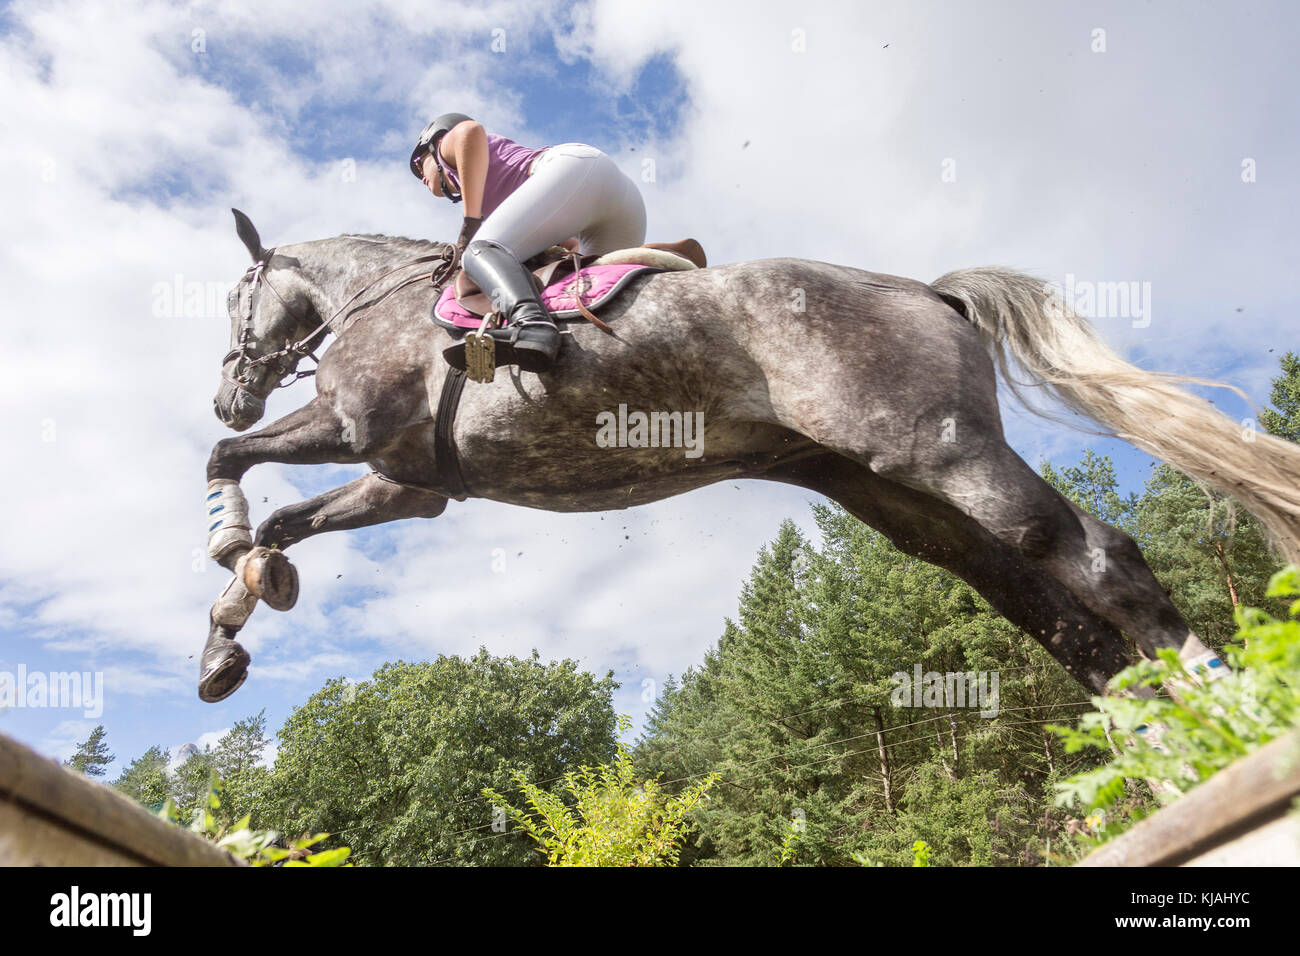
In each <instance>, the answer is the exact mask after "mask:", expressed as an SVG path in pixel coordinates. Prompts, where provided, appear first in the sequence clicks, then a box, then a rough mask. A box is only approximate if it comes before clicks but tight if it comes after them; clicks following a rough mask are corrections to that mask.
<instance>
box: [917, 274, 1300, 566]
mask: <svg viewBox="0 0 1300 956" xmlns="http://www.w3.org/2000/svg"><path fill="white" fill-rule="evenodd" d="M930 286H931V288H932V289H934V291H935V292H937V293H938V294H939V295H940V296H942V297H944V299H945V300H947V301H948V302H949V304H951V305H953V306H954V307H955V308H958V311H961V312H963V313H964V314H965V316H966V318H967V319H969V320H970V321H971V322H972V323H973V324H974V325H975V327H976V328H977V329H979V332H980V335H981V336H983V338H984V339H985V341H986V342H987V343H988V345H989V347H990V351H991V352H992V354H993V357H994V358H995V359H996V361H997V363H998V367H999V368H1000V370H1001V372H1002V374H1003V376H1004V378H1006V380H1007V383H1008V385H1010V386H1011V388H1012V389H1013V391H1015V393H1016V394H1017V395H1018V396H1019V397H1020V398H1021V399H1022V400H1024V394H1023V393H1022V392H1021V391H1020V389H1019V388H1017V382H1016V381H1015V379H1014V378H1013V376H1012V369H1011V368H1010V367H1009V365H1008V358H1009V357H1013V358H1014V359H1015V360H1016V362H1017V363H1018V364H1019V365H1020V366H1021V367H1023V368H1024V369H1025V370H1026V371H1027V372H1029V373H1030V374H1031V375H1032V376H1033V377H1034V378H1036V379H1037V380H1038V382H1039V383H1040V384H1041V385H1042V386H1044V387H1045V388H1046V389H1047V390H1048V391H1049V392H1050V393H1051V394H1052V395H1054V396H1055V397H1057V398H1058V399H1060V401H1061V402H1062V403H1064V404H1065V406H1066V407H1067V408H1070V409H1071V410H1073V411H1075V412H1078V413H1079V414H1081V415H1084V416H1086V417H1088V418H1090V419H1092V420H1093V421H1096V422H1099V423H1100V424H1102V425H1103V426H1105V427H1106V428H1108V429H1110V430H1111V431H1113V432H1114V433H1115V434H1116V435H1118V436H1119V437H1120V438H1123V439H1124V440H1126V441H1128V442H1131V443H1132V444H1134V445H1136V446H1137V447H1138V448H1141V449H1143V450H1145V451H1148V452H1150V453H1151V454H1152V455H1155V456H1156V457H1157V458H1160V459H1161V460H1163V461H1166V462H1168V463H1169V464H1171V465H1173V466H1174V467H1176V468H1178V469H1180V470H1182V471H1184V472H1186V473H1187V474H1188V475H1190V476H1191V477H1193V478H1195V479H1197V480H1198V481H1201V482H1203V483H1205V484H1206V485H1209V486H1210V487H1212V488H1215V489H1217V490H1218V491H1221V492H1223V493H1224V494H1226V495H1229V496H1231V497H1233V498H1235V499H1236V500H1237V501H1239V502H1241V504H1242V505H1244V506H1245V508H1246V509H1247V510H1248V511H1250V513H1251V514H1253V515H1254V516H1255V517H1256V518H1258V519H1259V521H1260V523H1261V525H1263V527H1264V530H1265V532H1266V534H1267V535H1268V538H1269V540H1270V542H1271V543H1272V544H1273V546H1274V547H1275V548H1277V549H1278V550H1279V551H1280V552H1281V554H1282V555H1283V556H1284V558H1285V559H1286V560H1288V561H1291V562H1295V563H1300V445H1297V444H1295V443H1294V442H1289V441H1286V440H1284V439H1281V438H1276V437H1274V436H1272V435H1269V434H1267V433H1265V432H1257V431H1255V429H1254V428H1253V427H1252V426H1251V425H1250V424H1249V423H1238V422H1235V421H1233V420H1232V419H1231V418H1229V417H1228V416H1227V415H1224V414H1223V413H1222V412H1220V411H1218V410H1217V409H1215V408H1214V406H1213V405H1211V404H1210V403H1209V402H1207V401H1205V400H1204V399H1201V398H1198V397H1197V396H1195V395H1193V394H1192V393H1190V392H1188V391H1187V390H1185V389H1184V388H1181V387H1180V385H1184V384H1188V383H1194V384H1199V385H1212V386H1216V387H1219V388H1231V389H1232V391H1234V392H1236V393H1237V394H1239V395H1242V397H1243V398H1245V397H1246V396H1245V395H1244V394H1243V393H1242V392H1241V391H1240V389H1236V388H1233V387H1232V386H1228V385H1223V384H1221V383H1218V382H1208V381H1205V380H1204V379H1198V378H1190V377H1188V376H1185V375H1172V374H1167V373H1161V372H1147V371H1143V370H1142V369H1140V368H1138V367H1137V366H1135V365H1131V364H1130V363H1128V362H1126V361H1124V359H1123V358H1121V357H1120V356H1119V355H1118V354H1116V352H1115V351H1114V350H1113V349H1111V348H1110V346H1108V345H1107V344H1106V342H1105V340H1103V339H1102V337H1101V336H1100V335H1099V334H1098V333H1097V331H1096V329H1094V328H1093V327H1092V326H1091V325H1090V324H1089V323H1088V322H1087V320H1086V319H1084V318H1082V317H1081V316H1079V315H1078V314H1076V313H1075V312H1073V311H1072V310H1071V309H1069V308H1068V307H1067V306H1066V305H1065V304H1064V303H1062V302H1061V300H1060V297H1059V295H1058V294H1056V293H1054V291H1053V290H1052V288H1051V287H1050V286H1048V285H1046V284H1044V283H1043V282H1042V281H1041V280H1039V279H1036V278H1034V277H1033V276H1029V275H1025V274H1024V273H1020V272H1014V271H1012V270H1010V269H999V268H996V267H985V268H979V269H962V270H959V271H957V272H950V273H948V274H947V275H945V276H943V277H941V278H939V279H936V280H935V281H934V282H932V283H931V284H930ZM1025 404H1026V405H1027V406H1028V407H1029V408H1030V409H1032V410H1033V411H1035V412H1037V413H1038V414H1042V415H1044V417H1048V418H1050V417H1051V416H1050V415H1046V414H1045V413H1044V412H1042V411H1041V410H1040V409H1038V408H1035V406H1034V404H1033V403H1031V402H1029V401H1026V402H1025Z"/></svg>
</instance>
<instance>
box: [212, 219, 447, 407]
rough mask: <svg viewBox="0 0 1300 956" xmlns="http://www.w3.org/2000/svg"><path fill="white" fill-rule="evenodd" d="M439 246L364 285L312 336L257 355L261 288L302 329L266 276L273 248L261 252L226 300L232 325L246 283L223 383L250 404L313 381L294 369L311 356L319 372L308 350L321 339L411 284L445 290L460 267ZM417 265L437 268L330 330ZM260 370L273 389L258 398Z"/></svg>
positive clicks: (399, 285) (444, 245)
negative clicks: (255, 378)
mask: <svg viewBox="0 0 1300 956" xmlns="http://www.w3.org/2000/svg"><path fill="white" fill-rule="evenodd" d="M439 246H440V248H439V250H438V252H436V253H433V254H431V255H427V256H418V257H416V258H414V259H410V260H408V261H406V262H403V263H402V264H401V265H398V266H394V267H393V268H392V269H389V270H388V271H387V272H384V273H381V274H380V275H379V276H377V277H376V278H374V279H372V280H371V281H370V282H368V283H366V284H365V285H364V286H362V287H361V289H359V290H358V291H357V292H356V294H355V295H353V296H352V297H351V298H349V299H348V300H347V301H346V302H344V303H343V304H342V305H341V306H339V307H338V309H336V310H335V311H334V314H333V315H331V316H330V317H329V318H328V319H324V320H321V321H320V322H318V324H317V325H316V327H315V328H314V329H313V330H312V332H311V333H310V334H309V335H307V336H306V337H305V338H302V339H299V340H298V341H297V342H290V341H286V342H285V345H284V348H281V349H279V350H277V351H274V352H268V353H266V354H260V353H259V352H258V350H257V348H256V346H255V345H254V344H253V342H252V338H253V329H254V325H255V323H256V318H257V310H258V306H259V303H260V301H261V294H262V288H263V287H264V286H265V287H266V288H267V289H270V290H271V294H272V295H274V296H275V297H276V298H277V299H279V300H280V304H281V305H282V306H284V310H285V312H286V313H287V314H288V315H289V317H290V318H292V319H294V320H295V321H296V326H295V327H297V326H302V325H306V324H307V323H306V321H305V320H304V319H303V318H302V317H301V316H300V315H298V313H297V312H295V311H294V310H293V308H292V307H291V306H290V305H289V303H288V302H287V301H286V300H285V298H284V296H282V295H281V294H280V293H279V291H278V290H277V289H276V288H275V286H274V285H272V284H271V281H270V279H268V278H267V276H266V272H267V267H268V263H269V262H270V261H271V257H272V256H273V255H275V248H274V247H272V248H270V249H266V250H263V252H262V253H261V255H259V256H258V257H257V260H256V261H255V262H254V263H253V264H252V265H251V266H249V267H248V269H247V270H246V271H245V272H244V274H243V276H242V277H240V280H239V282H238V283H237V284H236V285H235V288H233V289H231V290H230V294H229V295H228V296H227V297H226V311H227V313H228V314H229V316H230V318H231V320H232V321H233V320H234V319H235V318H236V317H237V315H236V313H237V310H238V308H239V290H240V287H241V286H243V284H244V282H245V281H247V282H248V283H249V289H248V301H247V307H246V308H245V310H244V314H243V315H242V316H239V318H240V328H239V339H238V340H237V341H236V344H235V347H234V348H232V349H231V350H230V351H229V352H227V353H226V354H225V356H224V357H223V358H222V359H221V368H222V373H221V375H222V378H224V379H225V380H226V381H227V382H229V383H230V384H231V385H233V386H235V388H237V389H239V390H240V391H243V392H247V393H248V394H249V395H252V396H253V397H254V398H258V399H265V398H266V396H267V395H269V394H270V393H271V392H273V391H275V390H276V389H277V388H285V387H287V386H289V385H292V384H293V383H294V382H296V381H298V379H300V378H307V377H308V376H311V375H315V374H316V369H314V368H313V369H310V370H308V371H306V372H300V371H298V370H297V366H298V363H299V362H300V361H301V360H302V358H303V356H304V355H310V356H311V358H312V360H313V361H314V362H315V363H316V364H317V365H318V366H319V365H320V359H319V358H317V356H316V353H315V351H313V350H314V348H315V347H316V345H317V344H319V343H318V341H317V340H318V339H320V338H322V337H323V336H324V335H325V333H327V332H335V331H338V332H342V331H344V330H346V328H347V320H348V319H350V318H351V317H352V316H353V315H354V314H356V313H358V312H362V311H364V310H366V309H368V308H370V307H371V306H375V305H378V304H379V303H381V302H383V301H384V300H385V299H387V298H388V297H389V296H390V295H392V294H393V293H394V292H397V291H398V290H399V289H403V288H405V287H406V286H408V285H411V284H412V283H414V282H422V281H423V280H425V279H430V280H432V283H433V286H434V289H435V290H436V291H437V292H441V290H442V287H443V286H444V285H445V284H446V282H447V280H448V279H449V278H451V276H452V275H454V274H455V271H456V267H457V265H459V263H458V261H457V260H458V258H459V257H458V256H457V255H456V246H455V244H453V243H449V242H443V243H439ZM422 262H440V263H441V265H439V266H435V267H434V268H433V269H432V270H430V271H429V272H422V273H420V274H419V275H415V276H409V277H408V278H406V279H403V280H402V281H401V282H399V283H397V285H395V286H393V287H392V288H391V289H389V290H388V291H387V292H385V293H384V294H383V295H381V296H379V297H378V298H377V299H374V300H373V301H370V302H363V303H362V304H361V305H359V306H357V307H356V308H355V309H353V310H352V311H350V312H348V314H347V315H345V316H343V323H342V325H341V327H340V328H339V329H338V330H336V329H335V328H334V322H335V320H336V319H338V317H339V316H340V315H342V313H343V311H344V310H345V309H347V308H348V306H350V305H352V303H353V302H355V301H356V300H357V299H359V298H360V297H361V296H362V295H364V294H365V293H367V292H369V291H370V290H371V289H373V288H374V287H375V286H376V285H377V284H379V283H380V282H382V281H383V280H384V279H386V278H388V277H389V276H391V275H393V274H394V273H396V272H401V271H402V270H403V269H406V268H409V267H410V266H413V265H418V264H420V263H422ZM232 359H234V360H235V367H234V369H233V372H232V373H230V374H228V373H227V372H226V371H225V367H226V365H227V363H229V362H230V361H231V360H232ZM263 366H266V367H267V368H268V369H269V370H270V372H271V374H272V376H274V378H273V381H274V382H275V384H274V385H272V386H271V387H270V388H266V389H263V390H261V392H262V393H261V394H259V390H258V389H255V388H254V387H253V384H252V375H253V374H254V372H256V371H257V370H258V369H260V368H262V367H263ZM290 373H292V374H293V378H291V379H289V380H288V381H287V382H286V381H284V378H285V376H287V375H289V374H290Z"/></svg>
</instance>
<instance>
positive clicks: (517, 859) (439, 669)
mask: <svg viewBox="0 0 1300 956" xmlns="http://www.w3.org/2000/svg"><path fill="white" fill-rule="evenodd" d="M617 686H618V685H617V684H616V683H615V682H614V680H613V676H612V674H607V675H606V676H605V677H604V678H602V679H597V678H596V677H595V676H593V675H591V674H588V673H585V672H583V671H581V670H579V669H578V665H577V663H576V662H575V661H568V660H566V661H559V662H555V663H543V662H541V661H540V660H539V659H538V657H537V654H536V652H534V654H533V656H532V657H531V658H526V659H522V660H521V659H519V658H515V657H493V656H491V655H489V654H488V653H487V652H486V651H485V650H480V651H479V653H478V654H476V655H475V656H474V657H472V658H462V657H454V656H439V657H438V658H436V659H435V660H432V661H428V662H423V663H406V662H400V661H399V662H397V663H393V664H385V665H384V666H383V667H381V668H380V669H379V670H377V671H376V672H375V673H374V675H373V676H372V677H371V678H370V679H369V680H366V681H362V682H360V683H356V684H351V683H348V682H346V681H344V680H341V679H340V680H332V681H330V682H329V683H327V684H326V685H325V687H324V688H322V689H321V690H320V691H318V692H317V693H316V694H314V695H313V696H312V697H311V699H310V700H308V701H307V703H305V704H304V705H303V706H301V707H298V708H296V709H295V710H294V712H293V714H291V715H290V717H289V719H288V720H287V721H286V722H285V725H284V727H283V728H282V729H281V731H280V734H279V740H280V749H279V752H278V754H277V755H276V761H275V767H274V769H273V771H272V773H271V774H270V777H269V779H268V781H267V784H266V787H265V790H264V792H263V794H262V795H261V796H259V797H258V799H257V801H256V803H255V805H254V806H253V807H251V808H249V809H251V810H252V811H253V817H254V821H255V824H256V825H257V826H259V827H263V828H272V829H276V830H279V831H281V832H282V833H286V834H289V835H296V834H299V833H304V832H311V833H316V832H329V833H332V834H335V835H336V839H338V840H339V841H341V842H342V843H345V844H346V845H348V846H351V847H352V849H353V858H354V859H356V860H357V861H358V862H360V863H369V864H372V865H374V864H385V865H401V866H406V865H419V864H430V863H459V864H467V863H476V864H484V865H503V864H516V865H517V864H523V863H530V862H536V861H535V859H534V858H535V857H536V854H535V853H534V852H533V851H532V850H531V848H530V847H529V845H528V844H527V842H526V841H524V840H521V839H519V834H518V832H517V831H515V832H513V835H512V834H507V835H504V836H503V835H502V834H500V833H498V832H494V831H493V830H492V823H493V819H492V815H491V812H490V810H489V808H488V806H487V805H486V803H485V801H484V800H483V799H482V793H481V791H482V789H483V788H484V787H491V788H493V789H495V790H497V791H498V792H508V791H509V790H510V789H511V786H512V780H513V778H514V777H515V775H516V774H523V775H524V776H525V778H526V779H528V780H532V781H537V782H539V783H546V782H550V781H552V780H555V779H557V778H559V777H561V776H562V775H563V774H564V773H565V772H566V771H568V770H572V769H574V768H576V767H578V766H581V765H583V764H602V763H605V762H607V761H608V760H609V759H610V758H611V757H612V756H613V755H614V728H615V717H614V710H613V703H612V701H613V693H614V690H615V688H616V687H617Z"/></svg>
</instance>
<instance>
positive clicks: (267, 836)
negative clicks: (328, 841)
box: [158, 715, 352, 867]
mask: <svg viewBox="0 0 1300 956" xmlns="http://www.w3.org/2000/svg"><path fill="white" fill-rule="evenodd" d="M259 716H260V715H259ZM221 794H222V784H221V781H220V780H219V779H218V777H217V776H216V773H215V772H214V773H213V774H212V776H211V777H210V778H209V781H208V788H207V792H206V793H205V794H204V796H203V798H202V799H201V800H200V801H199V802H198V806H197V807H195V810H194V819H193V822H191V823H190V826H189V830H190V832H191V833H195V834H198V835H199V836H201V837H203V838H204V839H205V840H208V841H209V842H211V843H215V844H216V845H217V846H218V847H220V848H221V849H223V850H225V851H226V852H227V853H229V854H230V855H231V856H233V857H235V858H237V859H240V860H244V861H245V862H247V863H251V864H252V865H253V866H275V865H280V866H315V867H326V866H352V864H351V863H349V862H347V860H348V857H349V856H350V855H351V853H352V850H351V849H350V848H349V847H337V848H335V849H332V850H325V851H322V852H316V851H313V850H311V849H310V848H311V847H312V846H314V845H315V844H317V843H319V842H321V841H322V840H324V839H325V838H327V837H328V836H329V834H328V833H317V834H315V835H314V836H303V837H301V838H300V839H298V840H294V841H293V842H291V843H290V844H289V845H288V846H276V845H275V844H276V842H277V841H278V840H279V834H277V833H276V832H275V831H274V830H254V829H252V826H251V820H250V817H249V816H248V815H247V814H245V815H244V816H243V817H242V818H240V819H239V820H238V821H236V822H235V823H233V824H230V825H224V824H222V823H220V822H219V815H220V811H221V805H222V801H221ZM158 816H159V817H161V818H162V819H164V820H166V821H167V822H168V823H177V822H178V821H179V816H178V810H177V807H176V803H175V802H174V801H173V800H172V799H171V798H170V797H168V798H167V799H166V801H164V803H163V806H162V809H161V810H159V811H158Z"/></svg>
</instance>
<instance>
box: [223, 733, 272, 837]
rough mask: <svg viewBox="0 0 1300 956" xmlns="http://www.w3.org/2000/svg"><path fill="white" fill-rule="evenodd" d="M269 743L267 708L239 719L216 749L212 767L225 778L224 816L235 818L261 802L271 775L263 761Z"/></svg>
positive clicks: (224, 818) (227, 818) (226, 818)
mask: <svg viewBox="0 0 1300 956" xmlns="http://www.w3.org/2000/svg"><path fill="white" fill-rule="evenodd" d="M269 745H270V741H269V740H268V739H267V736H266V710H265V709H263V710H261V711H258V713H257V714H255V715H254V716H252V717H247V718H245V719H244V720H240V721H237V722H236V723H235V725H234V726H233V727H231V729H230V730H229V731H228V732H227V733H226V734H225V736H223V737H222V738H221V739H220V740H218V741H217V745H216V747H214V748H213V750H212V767H213V769H214V770H216V772H217V776H218V777H219V778H220V779H221V782H222V793H221V807H222V812H221V817H222V819H223V820H227V821H229V820H233V819H235V818H236V817H239V816H242V815H243V814H244V813H245V812H247V811H249V810H250V809H251V808H252V807H254V806H256V805H257V801H258V800H259V798H260V795H261V793H262V791H263V789H264V788H265V787H266V784H267V780H268V777H269V775H270V771H269V769H268V768H267V767H265V766H263V765H262V764H261V760H262V759H263V756H264V754H265V752H266V749H267V747H268V746H269Z"/></svg>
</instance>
